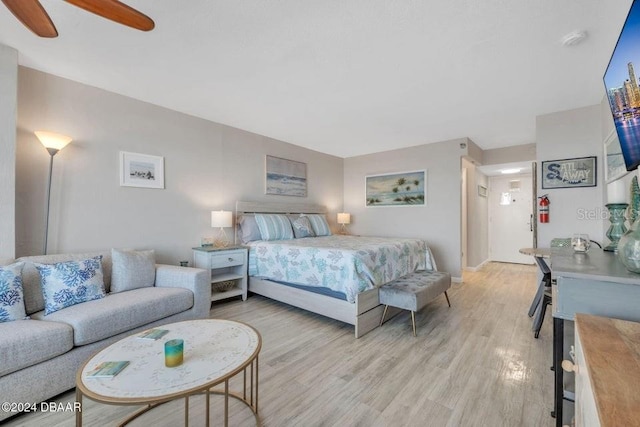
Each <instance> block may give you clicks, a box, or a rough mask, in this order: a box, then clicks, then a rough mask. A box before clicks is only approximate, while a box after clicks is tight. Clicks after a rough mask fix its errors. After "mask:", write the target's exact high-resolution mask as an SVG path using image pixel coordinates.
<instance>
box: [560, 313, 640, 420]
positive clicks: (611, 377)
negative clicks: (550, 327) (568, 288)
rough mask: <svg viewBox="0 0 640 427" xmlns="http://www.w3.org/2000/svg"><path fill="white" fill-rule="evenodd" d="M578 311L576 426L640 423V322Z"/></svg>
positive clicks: (574, 368)
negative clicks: (639, 384) (639, 392)
mask: <svg viewBox="0 0 640 427" xmlns="http://www.w3.org/2000/svg"><path fill="white" fill-rule="evenodd" d="M575 317H576V319H575V322H576V334H575V351H576V363H575V366H572V365H571V364H570V363H569V364H568V365H569V366H571V370H573V371H574V372H575V374H576V413H575V421H576V427H600V426H602V427H619V426H625V427H632V426H640V395H639V394H638V386H637V385H638V382H640V323H636V322H628V321H624V320H618V319H611V318H606V317H598V316H591V315H587V314H576V316H575ZM565 363H567V362H563V365H564V364H565Z"/></svg>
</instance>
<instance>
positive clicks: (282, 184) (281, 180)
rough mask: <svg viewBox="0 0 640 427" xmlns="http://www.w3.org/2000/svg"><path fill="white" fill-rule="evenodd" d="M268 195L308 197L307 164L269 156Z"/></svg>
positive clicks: (267, 160)
mask: <svg viewBox="0 0 640 427" xmlns="http://www.w3.org/2000/svg"><path fill="white" fill-rule="evenodd" d="M265 183H266V189H265V193H266V194H276V195H279V196H296V197H307V164H306V163H302V162H296V161H295V160H287V159H281V158H280V157H274V156H269V155H268V156H267V158H266V177H265Z"/></svg>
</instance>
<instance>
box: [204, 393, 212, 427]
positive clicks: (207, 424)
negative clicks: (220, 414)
mask: <svg viewBox="0 0 640 427" xmlns="http://www.w3.org/2000/svg"><path fill="white" fill-rule="evenodd" d="M210 391H211V389H210V388H208V389H207V397H206V399H207V410H206V411H205V412H206V414H207V422H206V423H205V425H206V426H207V427H209V415H210V413H209V401H210V399H209V397H210V394H209V392H210Z"/></svg>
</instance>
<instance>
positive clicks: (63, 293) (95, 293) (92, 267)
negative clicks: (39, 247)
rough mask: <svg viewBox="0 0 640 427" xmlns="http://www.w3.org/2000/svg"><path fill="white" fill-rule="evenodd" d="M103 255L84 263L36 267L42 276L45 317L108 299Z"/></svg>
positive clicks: (68, 262)
mask: <svg viewBox="0 0 640 427" xmlns="http://www.w3.org/2000/svg"><path fill="white" fill-rule="evenodd" d="M101 260H102V255H100V256H97V257H94V258H89V259H85V260H81V261H67V262H59V263H56V264H38V263H35V262H34V263H33V265H34V266H35V267H36V268H37V269H38V272H39V273H40V280H41V283H42V294H43V296H44V314H45V316H46V315H48V314H51V313H54V312H56V311H58V310H62V309H63V308H65V307H70V306H72V305H75V304H80V303H82V302H86V301H92V300H95V299H100V298H104V297H105V292H104V276H103V273H102V262H101Z"/></svg>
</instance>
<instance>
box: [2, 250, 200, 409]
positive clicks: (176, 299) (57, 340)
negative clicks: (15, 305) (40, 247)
mask: <svg viewBox="0 0 640 427" xmlns="http://www.w3.org/2000/svg"><path fill="white" fill-rule="evenodd" d="M111 254H112V253H111V251H104V252H95V253H83V254H62V255H60V254H59V255H42V256H30V257H23V258H19V259H18V260H16V261H24V263H25V264H24V267H23V269H22V287H23V291H24V306H25V312H26V314H27V316H29V317H28V318H27V319H25V320H14V321H9V322H3V323H0V396H1V397H2V400H3V401H7V402H31V403H38V402H42V401H45V400H47V399H51V398H52V397H54V396H56V395H58V394H60V393H63V392H65V391H67V390H70V389H72V388H74V387H75V375H76V371H77V370H78V368H79V367H80V366H81V364H82V363H84V362H85V361H86V360H87V359H88V358H89V357H90V356H92V355H93V354H95V353H96V352H98V351H99V350H101V349H102V348H104V347H106V346H107V345H109V344H111V343H113V342H115V341H117V340H119V339H121V338H124V337H126V336H128V335H131V334H132V333H135V332H138V331H143V330H145V329H148V328H152V327H156V326H160V325H163V324H167V323H172V322H178V321H182V320H192V319H200V318H208V317H209V309H210V307H211V286H210V284H209V281H208V274H207V272H206V270H202V269H197V268H189V267H178V266H171V265H162V264H155V261H153V260H152V263H151V267H150V268H151V270H152V274H153V268H154V266H155V283H153V285H152V286H146V287H141V288H138V289H133V290H126V291H123V292H117V293H113V292H110V290H111V289H110V288H111V277H112V256H111ZM96 256H98V257H99V256H102V259H101V262H102V272H103V277H104V279H103V280H104V288H105V291H106V297H103V298H100V299H95V300H92V301H87V302H82V303H79V304H76V305H71V306H69V307H65V308H63V309H61V310H59V311H56V312H54V313H51V314H48V315H45V314H44V313H45V312H44V308H45V300H44V297H43V292H42V287H41V278H40V273H39V272H38V270H37V269H36V266H35V265H34V263H38V264H55V263H60V262H66V261H73V260H75V261H79V260H83V259H87V258H93V257H96ZM114 256H115V255H114ZM118 274H119V277H120V276H122V272H121V270H118ZM128 274H131V275H132V277H134V276H135V275H136V272H135V271H131V272H130V273H128ZM152 277H153V276H152ZM12 415H15V413H11V412H9V413H7V412H0V420H3V419H6V418H8V417H10V416H12Z"/></svg>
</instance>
